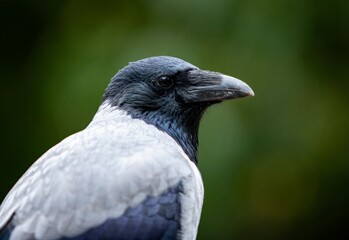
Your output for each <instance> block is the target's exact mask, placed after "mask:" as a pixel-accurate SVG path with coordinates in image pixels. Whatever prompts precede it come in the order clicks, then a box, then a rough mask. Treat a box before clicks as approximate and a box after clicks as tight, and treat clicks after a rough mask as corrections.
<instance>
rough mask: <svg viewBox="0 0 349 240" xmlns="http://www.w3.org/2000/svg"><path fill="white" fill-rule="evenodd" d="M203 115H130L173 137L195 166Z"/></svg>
mask: <svg viewBox="0 0 349 240" xmlns="http://www.w3.org/2000/svg"><path fill="white" fill-rule="evenodd" d="M202 114H203V111H202V112H200V111H195V112H192V111H188V112H183V113H180V114H177V115H176V116H173V114H171V113H164V112H160V113H159V112H147V113H135V112H133V113H130V115H131V116H132V117H133V118H137V119H141V120H143V121H145V122H146V123H148V124H151V125H153V126H155V127H156V128H158V129H159V130H161V131H163V132H165V133H167V134H168V135H169V136H171V137H172V138H173V139H174V140H175V141H176V142H177V143H178V144H179V145H180V146H181V147H182V149H183V151H184V152H185V153H186V154H187V156H188V157H189V159H190V160H191V161H193V162H194V163H195V164H198V159H197V149H198V131H199V123H200V119H201V116H202Z"/></svg>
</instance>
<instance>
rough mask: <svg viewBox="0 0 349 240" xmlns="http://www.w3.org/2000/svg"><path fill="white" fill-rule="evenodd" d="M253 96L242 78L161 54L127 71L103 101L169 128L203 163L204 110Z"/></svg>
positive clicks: (191, 155) (118, 77) (137, 62)
mask: <svg viewBox="0 0 349 240" xmlns="http://www.w3.org/2000/svg"><path fill="white" fill-rule="evenodd" d="M253 95H254V93H253V91H252V89H251V88H250V87H249V86H248V85H247V84H246V83H244V82H242V81H240V80H238V79H236V78H233V77H230V76H227V75H224V74H221V73H217V72H212V71H206V70H201V69H199V68H198V67H196V66H194V65H192V64H190V63H188V62H185V61H183V60H181V59H178V58H175V57H167V56H160V57H150V58H146V59H142V60H139V61H136V62H131V63H130V64H129V65H127V66H126V67H124V68H123V69H121V70H120V71H119V72H118V73H117V74H116V75H115V76H114V77H113V78H112V80H111V82H110V84H109V86H108V87H107V89H106V92H105V94H104V98H103V102H108V103H109V104H111V105H112V106H115V107H117V108H118V109H122V110H124V111H126V112H127V114H129V115H130V116H131V117H133V118H137V119H141V120H144V121H145V122H146V123H148V124H152V125H154V126H156V127H157V128H159V129H160V130H162V131H165V132H166V133H168V134H169V135H170V136H171V137H173V138H174V139H175V140H176V141H177V142H178V143H179V144H180V145H181V146H182V148H183V150H184V151H185V152H186V153H187V155H188V156H189V157H190V158H191V160H193V161H194V162H197V159H196V151H197V144H198V128H199V122H200V119H201V117H202V115H203V113H204V111H205V110H206V109H207V108H208V107H209V106H211V105H213V104H215V103H219V102H221V101H224V100H227V99H237V98H242V97H246V96H253Z"/></svg>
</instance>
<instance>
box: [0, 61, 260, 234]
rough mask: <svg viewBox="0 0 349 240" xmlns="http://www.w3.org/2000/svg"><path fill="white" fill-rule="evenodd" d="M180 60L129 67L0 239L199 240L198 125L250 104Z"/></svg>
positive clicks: (4, 218)
mask: <svg viewBox="0 0 349 240" xmlns="http://www.w3.org/2000/svg"><path fill="white" fill-rule="evenodd" d="M253 95H254V93H253V91H252V89H251V88H250V87H249V86H248V85H247V84H245V83H244V82H242V81H240V80H238V79H236V78H233V77H230V76H227V75H223V74H221V73H217V72H212V71H205V70H201V69H199V68H198V67H196V66H194V65H192V64H190V63H188V62H185V61H183V60H181V59H178V58H175V57H168V56H159V57H150V58H145V59H142V60H139V61H136V62H131V63H129V64H128V65H127V66H126V67H124V68H122V69H121V70H120V71H119V72H117V73H116V75H115V76H114V77H113V78H112V79H111V82H110V84H109V85H108V87H107V89H106V91H105V93H104V96H103V100H102V103H101V105H100V107H99V109H98V111H97V113H96V114H95V116H94V118H93V119H92V121H91V123H90V124H89V125H88V126H87V127H86V128H85V129H84V130H82V131H80V132H78V133H75V134H73V135H71V136H69V137H67V138H66V139H64V140H63V141H61V142H60V143H58V144H57V145H56V146H54V147H52V148H51V149H50V150H48V151H47V152H46V153H45V154H44V155H42V156H41V157H40V158H39V159H38V160H37V161H36V162H35V163H34V164H33V165H32V166H31V167H30V168H29V169H28V170H27V172H26V173H25V174H24V175H23V176H22V177H21V178H20V179H19V181H18V182H17V183H16V184H15V186H14V187H13V188H12V190H11V191H10V192H9V193H8V195H7V196H6V198H5V199H4V201H3V203H2V205H1V207H0V239H3V240H4V239H10V240H29V239H37V240H55V239H57V240H58V239H59V240H61V239H64V240H69V239H70V240H86V239H91V240H95V239H106V240H109V239H110V240H111V239H143V240H147V239H195V238H196V235H197V230H198V225H199V221H200V215H201V208H202V204H203V195H204V189H203V183H202V179H201V175H200V172H199V170H198V159H197V148H198V129H199V122H200V119H201V117H202V115H203V113H204V112H205V110H206V109H207V108H208V107H210V106H211V105H213V104H216V103H219V102H222V101H224V100H227V99H237V98H242V97H246V96H253Z"/></svg>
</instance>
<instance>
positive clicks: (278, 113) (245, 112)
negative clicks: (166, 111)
mask: <svg viewBox="0 0 349 240" xmlns="http://www.w3.org/2000/svg"><path fill="white" fill-rule="evenodd" d="M0 9H1V10H0V11H1V14H0V25H1V44H0V47H1V57H0V58H1V64H0V77H1V90H0V91H1V95H0V102H1V123H2V124H1V126H2V127H1V167H0V168H1V169H0V172H1V174H0V192H1V196H0V198H1V199H2V198H3V197H5V195H6V193H7V192H8V191H9V190H10V189H11V187H12V186H13V184H14V183H15V182H16V181H17V180H18V178H19V177H20V176H21V175H22V174H23V173H24V171H25V170H26V169H27V168H28V167H29V166H30V165H31V164H32V163H33V162H34V161H35V160H36V159H37V158H38V157H40V155H41V154H43V153H44V152H45V151H46V150H47V149H49V148H50V147H51V146H53V145H55V144H56V143H58V142H59V141H60V140H62V139H63V138H64V137H66V136H68V135H70V134H72V133H74V132H77V131H79V130H81V129H83V128H84V127H85V126H86V125H87V124H88V123H89V121H90V120H91V118H92V117H93V115H94V113H95V112H96V110H97V107H98V106H99V103H100V101H101V97H102V94H103V91H104V89H105V88H106V86H107V84H108V82H109V80H110V78H111V77H112V76H113V75H114V74H115V73H116V71H117V70H118V69H120V68H122V67H123V66H125V65H126V64H127V63H128V62H129V61H135V60H138V59H141V58H145V57H149V56H155V55H171V56H176V57H180V58H182V59H184V60H187V61H189V62H191V63H193V64H194V65H197V66H198V67H200V68H202V69H209V70H214V71H219V72H222V73H225V74H228V75H232V76H235V77H238V78H240V79H242V80H244V81H245V82H247V83H248V84H249V85H250V86H251V87H252V88H253V89H254V91H255V93H256V96H255V97H253V98H252V97H250V98H246V99H243V100H238V101H231V102H226V103H224V104H221V105H217V106H215V107H213V108H211V109H209V111H208V112H207V114H206V115H205V117H204V119H203V121H202V124H201V128H200V130H201V131H200V149H199V150H200V154H199V165H200V169H201V172H202V175H203V178H204V182H205V203H204V208H203V213H202V219H201V224H200V229H199V235H198V239H315V238H321V239H344V235H345V234H348V222H349V221H348V216H349V204H348V203H349V176H348V174H349V154H348V151H349V129H348V123H349V111H348V110H349V109H348V104H349V94H348V90H349V88H348V81H349V27H348V25H349V2H348V1H339V0H332V1H313V0H293V1H291V0H288V1H272V0H265V1H258V0H251V1H242V0H236V1H229V0H214V1H213V0H212V1H208V0H200V1H199V0H194V1H185V0H183V1H179V0H169V1H164V0H148V1H147V0H138V1H105V0H102V1H86V0H85V1H84V0H72V1H34V0H33V1H24V0H23V1H1V7H0ZM337 236H341V237H338V238H337Z"/></svg>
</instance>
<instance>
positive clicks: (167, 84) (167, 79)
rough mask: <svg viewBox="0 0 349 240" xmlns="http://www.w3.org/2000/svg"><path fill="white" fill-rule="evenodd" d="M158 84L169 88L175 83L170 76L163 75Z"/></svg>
mask: <svg viewBox="0 0 349 240" xmlns="http://www.w3.org/2000/svg"><path fill="white" fill-rule="evenodd" d="M157 85H159V86H160V87H162V88H169V87H171V86H172V85H173V80H172V79H171V78H170V77H167V76H162V77H160V78H159V79H158V81H157Z"/></svg>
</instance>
